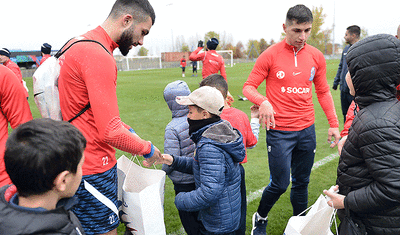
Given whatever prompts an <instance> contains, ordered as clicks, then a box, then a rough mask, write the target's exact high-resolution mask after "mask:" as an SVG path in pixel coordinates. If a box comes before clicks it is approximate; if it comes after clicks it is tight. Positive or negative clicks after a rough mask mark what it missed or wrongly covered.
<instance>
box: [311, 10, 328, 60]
mask: <svg viewBox="0 0 400 235" xmlns="http://www.w3.org/2000/svg"><path fill="white" fill-rule="evenodd" d="M323 10H324V9H323V7H322V6H320V7H313V9H312V14H313V18H314V21H313V24H312V28H311V33H310V36H309V37H308V40H307V43H308V44H310V45H311V46H314V47H315V48H317V49H318V50H320V51H321V52H322V53H325V52H326V47H327V45H328V44H329V43H332V41H331V37H330V35H331V33H330V32H331V31H332V29H326V30H322V29H321V27H322V25H323V24H324V23H325V18H326V15H325V14H324V13H323Z"/></svg>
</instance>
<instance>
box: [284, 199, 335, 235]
mask: <svg viewBox="0 0 400 235" xmlns="http://www.w3.org/2000/svg"><path fill="white" fill-rule="evenodd" d="M307 210H309V211H308V213H307V214H306V215H305V216H300V215H298V216H292V217H291V218H290V219H289V221H288V224H287V226H286V229H285V232H284V235H316V234H318V235H333V233H332V231H331V225H332V221H333V220H334V219H335V214H336V213H335V212H336V211H335V209H333V208H332V207H330V206H329V205H328V203H327V200H326V198H325V197H324V196H323V195H322V194H321V195H320V196H319V198H318V199H317V201H316V202H315V203H314V204H313V205H312V206H311V207H309V208H308V209H307ZM307 210H306V211H307ZM306 211H304V212H303V213H305V212H306ZM303 213H302V214H303ZM335 222H336V220H335ZM336 231H337V229H336Z"/></svg>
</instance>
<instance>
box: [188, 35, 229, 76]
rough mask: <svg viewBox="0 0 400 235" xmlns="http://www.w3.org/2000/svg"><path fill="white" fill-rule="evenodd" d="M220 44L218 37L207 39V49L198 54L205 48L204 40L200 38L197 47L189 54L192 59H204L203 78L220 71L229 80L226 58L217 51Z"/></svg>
mask: <svg viewBox="0 0 400 235" xmlns="http://www.w3.org/2000/svg"><path fill="white" fill-rule="evenodd" d="M218 44H219V42H218V39H216V38H211V39H210V40H208V41H207V48H206V51H205V52H202V53H200V54H198V53H199V52H200V51H201V50H202V49H203V41H201V40H200V41H199V44H198V47H197V49H196V50H195V51H193V52H192V53H191V54H190V56H189V59H190V60H191V61H199V60H201V61H203V71H202V76H203V79H204V78H206V77H208V76H209V75H211V74H214V73H218V71H220V73H221V75H222V76H223V77H224V78H225V80H227V79H226V71H225V62H224V58H222V56H221V55H219V54H218V53H217V52H216V51H215V49H217V46H218Z"/></svg>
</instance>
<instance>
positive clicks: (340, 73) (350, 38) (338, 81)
mask: <svg viewBox="0 0 400 235" xmlns="http://www.w3.org/2000/svg"><path fill="white" fill-rule="evenodd" d="M360 33H361V29H360V27H359V26H357V25H352V26H349V27H348V28H347V29H346V33H345V35H344V39H345V40H346V43H347V44H348V45H347V46H346V47H345V48H344V49H343V52H342V58H341V59H340V63H339V67H338V70H337V73H336V77H335V80H334V81H333V87H332V89H333V90H337V87H338V85H340V102H341V106H342V113H343V118H344V121H343V123H345V122H346V114H347V110H348V109H349V106H350V104H351V102H352V101H353V100H354V96H352V95H351V94H350V92H349V87H348V86H347V83H346V79H345V77H346V74H347V71H348V69H347V63H346V55H347V52H348V50H349V48H350V47H351V46H352V45H353V44H354V43H356V42H358V40H359V39H360Z"/></svg>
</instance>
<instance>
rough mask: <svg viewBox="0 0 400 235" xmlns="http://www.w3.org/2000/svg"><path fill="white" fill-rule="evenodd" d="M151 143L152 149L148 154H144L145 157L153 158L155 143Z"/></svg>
mask: <svg viewBox="0 0 400 235" xmlns="http://www.w3.org/2000/svg"><path fill="white" fill-rule="evenodd" d="M150 144H151V151H150V153H148V154H145V155H143V157H144V158H151V157H152V156H153V154H154V145H153V144H152V143H150Z"/></svg>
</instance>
